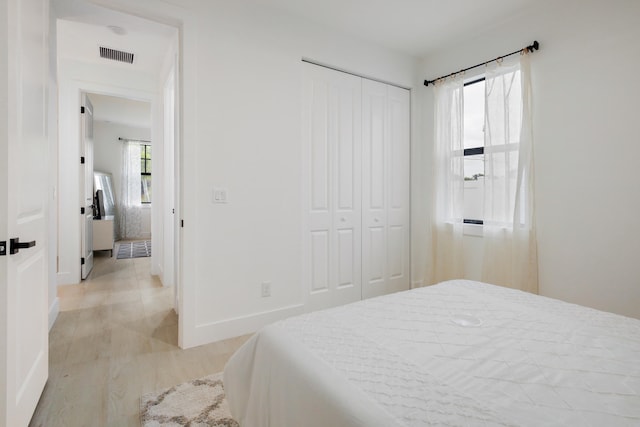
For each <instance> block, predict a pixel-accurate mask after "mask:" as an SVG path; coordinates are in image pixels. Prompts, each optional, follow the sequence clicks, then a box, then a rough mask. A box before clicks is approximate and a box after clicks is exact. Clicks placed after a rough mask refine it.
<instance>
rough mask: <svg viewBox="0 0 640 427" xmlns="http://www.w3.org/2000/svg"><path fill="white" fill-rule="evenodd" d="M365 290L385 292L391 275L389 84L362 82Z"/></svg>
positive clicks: (363, 267) (367, 291)
mask: <svg viewBox="0 0 640 427" xmlns="http://www.w3.org/2000/svg"><path fill="white" fill-rule="evenodd" d="M362 98H363V101H362V147H363V148H362V164H363V185H362V193H363V194H362V199H363V213H362V222H363V227H364V228H365V230H364V233H363V239H362V248H363V251H362V282H363V288H362V294H363V297H364V298H368V297H370V296H372V295H374V290H377V291H376V293H378V294H381V293H383V291H382V290H383V288H384V282H385V278H386V276H387V229H386V228H387V227H386V222H387V221H386V205H387V197H388V195H387V184H386V182H387V180H388V177H387V166H386V164H387V157H388V147H387V139H388V138H387V136H386V134H387V121H386V110H387V85H385V84H383V83H378V82H373V81H370V80H364V81H363V84H362Z"/></svg>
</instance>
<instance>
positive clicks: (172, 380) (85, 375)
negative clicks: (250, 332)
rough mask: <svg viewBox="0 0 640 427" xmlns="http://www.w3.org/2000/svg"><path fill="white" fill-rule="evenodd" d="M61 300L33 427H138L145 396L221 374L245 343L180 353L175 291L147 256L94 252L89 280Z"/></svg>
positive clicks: (67, 289)
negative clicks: (152, 271) (123, 256)
mask: <svg viewBox="0 0 640 427" xmlns="http://www.w3.org/2000/svg"><path fill="white" fill-rule="evenodd" d="M116 253H117V251H114V255H115V254H116ZM58 297H59V299H60V311H61V312H60V314H59V315H58V318H57V320H56V322H55V324H54V325H53V328H52V329H51V331H50V333H49V381H48V382H47V385H46V387H45V390H44V392H43V394H42V397H41V398H40V402H39V403H38V407H37V408H36V411H35V414H34V416H33V418H32V420H31V424H30V425H31V426H46V427H53V426H65V427H73V426H139V425H140V420H139V402H140V396H141V395H142V394H143V393H147V392H151V391H155V390H158V389H161V388H165V387H170V386H173V385H175V384H179V383H182V382H185V381H188V380H191V379H194V378H199V377H202V376H205V375H208V374H212V373H214V372H219V371H221V370H222V369H223V367H224V365H225V363H226V362H227V360H228V359H229V357H230V356H231V354H233V352H234V351H235V350H236V349H237V348H238V347H239V346H240V345H241V344H242V343H243V342H244V341H246V339H247V338H248V336H245V337H238V338H234V339H230V340H226V341H221V342H217V343H213V344H209V345H205V346H201V347H196V348H192V349H187V350H181V349H180V348H178V346H177V342H178V317H177V316H176V314H175V312H174V311H173V308H172V307H173V289H172V288H164V287H163V286H162V285H161V283H160V281H159V280H158V279H157V277H152V276H151V275H150V258H134V259H127V260H116V259H115V256H114V257H113V258H111V257H109V253H108V252H100V253H97V254H96V257H95V265H94V268H93V271H92V272H91V274H90V276H89V278H88V279H87V280H85V281H83V282H82V283H81V284H78V285H69V286H62V287H59V289H58Z"/></svg>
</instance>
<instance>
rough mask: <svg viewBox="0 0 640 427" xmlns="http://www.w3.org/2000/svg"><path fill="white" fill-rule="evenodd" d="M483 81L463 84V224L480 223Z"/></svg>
mask: <svg viewBox="0 0 640 427" xmlns="http://www.w3.org/2000/svg"><path fill="white" fill-rule="evenodd" d="M484 89H485V87H484V77H482V78H479V79H476V80H473V81H471V82H467V83H465V84H464V91H463V96H464V119H463V120H464V121H463V123H464V165H463V167H464V222H465V224H482V223H483V214H482V211H483V204H484V106H485V96H484Z"/></svg>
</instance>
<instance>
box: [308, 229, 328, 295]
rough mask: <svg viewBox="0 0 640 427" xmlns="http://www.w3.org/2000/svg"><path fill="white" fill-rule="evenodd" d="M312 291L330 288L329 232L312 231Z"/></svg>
mask: <svg viewBox="0 0 640 427" xmlns="http://www.w3.org/2000/svg"><path fill="white" fill-rule="evenodd" d="M311 266H312V270H311V292H318V291H327V290H328V289H329V233H328V232H327V231H325V230H320V231H312V232H311Z"/></svg>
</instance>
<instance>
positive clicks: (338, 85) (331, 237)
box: [303, 63, 362, 310]
mask: <svg viewBox="0 0 640 427" xmlns="http://www.w3.org/2000/svg"><path fill="white" fill-rule="evenodd" d="M304 67H305V81H304V84H305V95H304V98H303V99H304V108H303V111H304V113H303V120H304V123H303V129H304V144H303V146H304V150H303V155H304V182H303V188H304V189H305V190H304V203H305V211H306V215H305V217H306V219H305V221H306V223H305V226H304V228H305V230H304V234H305V236H304V249H305V253H304V255H303V256H304V260H305V264H306V265H305V266H304V271H305V276H306V277H305V282H306V285H307V286H308V287H307V289H308V290H309V293H308V295H309V300H308V306H309V308H310V309H312V310H314V309H320V308H326V307H332V306H335V305H339V304H345V303H349V302H353V301H357V300H359V299H361V251H362V250H361V228H362V223H361V221H362V219H361V215H362V212H361V194H362V193H361V181H362V180H361V176H362V170H361V158H362V157H361V150H362V147H361V123H362V121H361V120H362V117H361V108H362V106H361V102H362V94H361V79H360V78H359V77H355V76H352V75H349V74H345V73H340V72H336V71H333V70H329V69H326V68H323V67H319V66H315V65H312V64H306V63H305V64H304Z"/></svg>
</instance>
